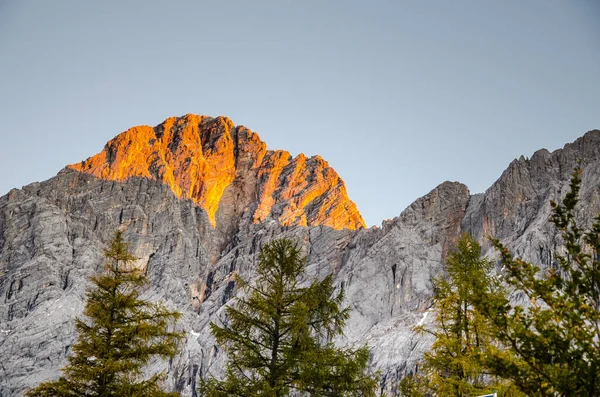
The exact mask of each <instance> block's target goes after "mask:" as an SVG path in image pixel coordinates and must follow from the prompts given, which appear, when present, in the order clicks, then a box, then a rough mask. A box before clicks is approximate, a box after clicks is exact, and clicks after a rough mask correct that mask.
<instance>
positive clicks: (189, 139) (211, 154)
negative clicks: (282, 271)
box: [69, 114, 365, 230]
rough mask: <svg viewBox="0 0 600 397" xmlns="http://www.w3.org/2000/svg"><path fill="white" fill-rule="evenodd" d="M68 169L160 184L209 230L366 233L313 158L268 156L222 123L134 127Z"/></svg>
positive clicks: (253, 139)
mask: <svg viewBox="0 0 600 397" xmlns="http://www.w3.org/2000/svg"><path fill="white" fill-rule="evenodd" d="M69 168H71V169H74V170H76V171H80V172H85V173H88V174H90V175H94V176H96V177H98V178H101V179H107V180H115V181H126V180H128V179H129V178H131V177H134V176H137V177H144V178H151V179H154V180H157V181H162V182H163V183H165V184H166V185H167V186H169V187H170V188H171V190H172V191H173V192H174V193H175V195H176V196H177V197H180V198H189V199H191V200H192V201H194V202H195V203H196V204H197V205H198V206H200V207H202V208H203V209H204V210H206V212H207V213H208V217H209V220H210V221H211V223H212V225H213V226H216V225H217V220H218V221H220V223H231V221H232V219H231V218H232V217H234V216H235V215H238V216H242V217H243V216H249V217H251V218H252V221H253V222H255V223H258V222H262V221H265V220H269V219H274V220H276V221H278V222H279V223H280V224H282V225H284V226H292V225H301V226H317V225H325V226H330V227H333V228H334V229H352V230H354V229H360V228H363V227H365V222H364V220H363V219H362V216H361V215H360V213H359V212H358V210H357V209H356V205H355V204H354V203H353V202H352V201H350V199H349V198H348V195H347V193H346V187H345V185H344V182H343V181H342V180H341V179H340V177H339V176H338V175H337V173H336V172H335V171H334V170H333V169H332V168H330V167H329V165H328V164H327V162H326V161H324V160H323V159H322V158H321V157H320V156H314V157H311V158H307V157H306V156H304V155H303V154H300V155H298V156H297V157H295V158H293V157H292V156H291V155H290V154H289V153H288V152H286V151H282V150H277V151H272V150H267V145H266V144H265V143H264V142H262V141H261V140H260V137H259V136H258V135H257V134H256V133H254V132H252V131H250V130H249V129H247V128H245V127H243V126H238V127H236V126H234V124H233V122H232V121H231V120H229V119H228V118H226V117H217V118H212V117H207V116H198V115H193V114H188V115H185V116H183V117H180V118H176V117H171V118H169V119H167V120H165V121H164V122H163V123H161V124H160V125H158V126H156V127H149V126H139V127H133V128H130V129H129V130H127V131H125V132H123V133H121V134H119V135H118V136H117V137H115V138H114V139H112V140H111V141H110V142H108V143H107V145H106V147H105V148H104V150H103V151H102V152H100V153H98V154H97V155H95V156H93V157H90V158H89V159H87V160H86V161H82V162H81V163H79V164H73V165H70V166H69ZM219 207H226V208H225V209H223V210H221V211H220V212H219ZM231 209H233V210H234V211H233V213H231V212H230V211H231Z"/></svg>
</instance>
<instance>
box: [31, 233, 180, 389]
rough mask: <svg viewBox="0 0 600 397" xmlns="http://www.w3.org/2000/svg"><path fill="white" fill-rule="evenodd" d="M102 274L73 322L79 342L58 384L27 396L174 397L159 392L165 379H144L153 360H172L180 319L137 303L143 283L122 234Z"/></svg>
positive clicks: (156, 307)
mask: <svg viewBox="0 0 600 397" xmlns="http://www.w3.org/2000/svg"><path fill="white" fill-rule="evenodd" d="M104 255H105V257H106V260H107V263H106V271H105V272H104V274H101V275H96V276H93V277H92V278H91V280H92V282H93V284H94V286H93V288H90V289H89V290H88V291H87V295H86V296H87V303H86V306H85V310H84V312H83V314H84V316H85V317H84V318H83V319H80V318H77V319H76V320H75V328H76V330H77V341H76V342H75V344H74V345H73V347H72V352H73V354H72V355H71V356H70V357H69V358H68V365H67V366H66V367H65V368H63V370H62V372H63V376H61V377H60V378H59V379H58V380H55V381H50V382H44V383H42V384H41V385H39V386H38V387H37V388H35V389H32V390H29V391H28V392H27V396H28V397H50V396H56V397H71V396H73V397H75V396H77V397H117V396H119V397H122V396H128V397H149V396H158V397H160V396H178V395H179V393H167V392H164V391H162V389H161V381H162V379H163V378H164V374H161V373H158V374H154V375H152V376H150V377H149V378H144V376H143V368H144V366H145V365H146V364H147V363H148V362H149V360H151V359H152V358H154V357H160V358H168V357H173V356H174V355H175V354H176V352H177V345H178V341H179V339H180V338H181V337H182V334H181V333H178V332H175V331H172V330H170V328H171V326H172V324H173V322H174V321H176V320H177V319H178V318H179V317H180V316H181V314H180V313H178V312H174V311H170V310H167V309H166V308H165V307H164V306H162V305H160V304H158V303H151V302H148V301H145V300H143V299H140V289H141V288H143V287H144V286H146V285H147V284H148V280H147V278H146V277H145V276H144V274H143V273H142V272H140V271H139V270H138V269H135V268H134V267H132V266H131V262H132V261H133V260H135V259H136V258H135V257H134V256H133V255H132V254H131V253H130V252H129V249H128V246H127V244H126V243H125V242H124V240H123V235H122V233H121V232H117V233H116V234H115V237H114V238H113V239H112V241H111V242H110V243H109V247H108V248H107V249H106V250H105V251H104Z"/></svg>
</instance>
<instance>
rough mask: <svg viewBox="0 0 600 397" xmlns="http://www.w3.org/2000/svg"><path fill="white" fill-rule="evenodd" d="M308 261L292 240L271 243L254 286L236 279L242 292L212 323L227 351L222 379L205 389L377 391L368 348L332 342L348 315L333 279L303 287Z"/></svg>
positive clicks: (231, 392)
mask: <svg viewBox="0 0 600 397" xmlns="http://www.w3.org/2000/svg"><path fill="white" fill-rule="evenodd" d="M304 269H305V259H304V258H303V257H302V256H301V254H300V251H299V249H298V247H297V246H296V245H295V244H294V243H293V242H292V241H290V240H287V239H282V240H274V241H272V242H270V243H268V244H266V245H265V246H264V247H263V248H262V250H261V251H260V254H259V262H258V268H257V273H258V277H257V279H256V280H255V282H254V283H252V284H251V283H248V282H246V281H245V280H243V279H241V278H240V277H239V276H237V277H236V283H237V284H238V285H239V286H240V287H241V288H242V289H243V290H244V292H245V294H244V295H243V296H241V297H238V298H236V304H235V305H233V306H228V307H227V308H226V310H225V311H226V314H227V316H226V317H227V319H226V320H224V321H223V323H222V325H217V324H214V323H212V324H211V331H212V333H213V335H214V336H215V338H216V341H217V343H218V344H219V345H220V346H221V347H223V348H224V349H225V351H226V352H227V354H228V356H229V361H228V363H227V367H226V373H225V377H224V379H222V380H218V379H215V378H209V379H207V380H203V381H202V383H201V385H200V389H199V391H200V394H201V395H203V396H208V397H215V396H240V397H241V396H243V397H251V396H267V397H280V396H288V395H292V394H293V395H297V394H300V395H311V396H369V397H370V396H375V389H376V387H377V385H378V380H377V377H376V376H374V375H370V374H369V373H368V371H367V363H368V359H369V350H368V348H367V347H366V346H364V347H360V348H358V349H353V348H342V347H338V346H336V345H335V344H334V343H333V340H332V339H333V338H334V337H335V336H339V335H342V333H343V328H344V324H345V322H346V320H347V319H348V316H349V311H348V308H345V309H342V308H341V304H342V301H343V299H344V295H343V291H340V292H339V293H338V294H336V295H334V292H335V289H334V286H333V278H332V276H331V275H330V276H328V277H325V278H324V279H323V280H320V281H319V280H314V281H313V282H312V283H311V284H310V285H308V286H301V282H300V276H301V275H302V274H303V272H304Z"/></svg>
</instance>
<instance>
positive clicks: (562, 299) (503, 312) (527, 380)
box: [478, 167, 600, 396]
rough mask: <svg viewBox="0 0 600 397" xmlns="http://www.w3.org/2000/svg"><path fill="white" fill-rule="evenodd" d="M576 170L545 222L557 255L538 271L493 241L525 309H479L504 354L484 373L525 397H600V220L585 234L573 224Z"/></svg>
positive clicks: (491, 358)
mask: <svg viewBox="0 0 600 397" xmlns="http://www.w3.org/2000/svg"><path fill="white" fill-rule="evenodd" d="M580 175H581V169H580V168H579V167H577V168H576V169H575V172H574V174H573V176H572V178H571V183H570V191H569V192H568V193H567V194H566V196H565V197H564V199H563V200H562V202H561V203H555V202H552V203H551V204H552V207H553V214H552V217H551V222H552V223H553V224H554V225H555V226H556V227H557V229H558V230H559V231H560V233H561V235H562V240H563V242H564V251H563V254H562V255H559V254H556V256H555V261H554V262H553V263H550V264H546V266H544V267H543V268H542V266H539V265H536V264H532V263H529V262H526V261H524V260H522V259H519V258H516V257H515V256H513V254H512V253H511V252H510V251H509V250H508V249H507V248H506V247H504V246H503V245H502V244H501V243H500V242H499V241H498V240H494V245H495V246H496V248H497V249H498V250H499V252H500V254H501V261H502V264H503V265H504V267H505V268H506V280H507V283H508V284H509V285H510V286H511V287H512V288H513V289H514V291H516V292H518V293H521V294H523V295H524V296H525V297H526V298H527V300H528V301H529V303H530V305H528V306H526V307H521V306H518V305H514V304H513V303H512V302H511V301H510V300H509V299H507V298H506V297H504V298H501V299H482V300H481V301H480V302H479V304H478V306H479V308H480V310H481V311H483V312H484V313H485V314H486V316H487V317H488V319H489V322H490V323H491V324H493V325H494V333H495V337H496V338H497V339H498V341H500V342H501V343H502V344H503V345H506V346H508V347H509V348H510V349H509V350H508V351H505V350H501V349H490V350H489V351H488V352H487V353H486V356H485V358H486V360H485V362H484V363H485V365H486V366H487V367H488V370H489V371H491V372H492V373H494V374H496V375H498V376H502V377H504V378H507V379H511V380H512V381H513V382H514V383H515V384H516V385H517V386H518V387H519V388H520V389H521V390H522V391H523V392H525V393H526V394H529V395H532V396H598V395H600V257H599V253H600V216H597V217H596V218H595V220H594V222H593V224H592V226H591V228H590V229H589V230H587V231H586V230H584V229H582V228H581V227H580V226H579V225H578V223H577V221H576V219H575V209H576V205H577V203H578V195H579V190H580V186H581V177H580Z"/></svg>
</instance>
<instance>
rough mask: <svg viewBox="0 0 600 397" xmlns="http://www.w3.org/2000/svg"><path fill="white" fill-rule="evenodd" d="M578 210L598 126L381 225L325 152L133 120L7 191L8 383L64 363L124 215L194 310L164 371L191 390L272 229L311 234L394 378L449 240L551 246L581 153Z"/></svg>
mask: <svg viewBox="0 0 600 397" xmlns="http://www.w3.org/2000/svg"><path fill="white" fill-rule="evenodd" d="M578 160H581V162H582V163H581V164H582V167H583V170H584V172H583V189H582V202H583V203H584V205H583V206H581V207H580V208H581V210H580V214H579V215H580V216H581V218H582V219H591V217H592V215H595V214H597V213H598V212H600V131H598V130H595V131H590V132H588V133H587V134H585V135H584V136H583V137H582V138H580V139H578V140H577V141H576V142H574V143H572V144H568V145H566V146H565V147H564V148H563V149H560V150H557V151H555V152H553V153H549V152H548V151H546V150H540V151H538V152H536V153H535V154H534V155H533V156H532V157H531V159H526V158H524V157H522V158H520V159H518V160H515V161H514V162H513V163H511V164H510V166H509V167H508V169H507V170H506V171H505V172H504V173H503V174H502V176H501V177H500V178H499V179H498V181H496V183H494V184H493V185H492V186H491V187H490V188H489V189H488V190H487V191H486V192H485V193H483V194H477V195H471V194H470V193H469V191H468V189H467V187H466V186H464V185H462V184H460V183H457V182H445V183H443V184H441V185H440V186H438V187H436V188H435V189H433V190H432V191H431V192H430V193H429V194H427V195H426V196H424V197H422V198H420V199H418V200H417V201H415V202H414V203H413V204H411V205H410V206H409V207H408V208H407V209H405V210H404V211H403V212H402V213H401V214H400V215H399V216H398V217H397V218H394V219H392V220H388V221H385V222H383V224H382V227H374V228H370V229H366V228H364V222H363V220H362V218H361V216H360V214H359V212H358V210H357V209H356V206H355V205H354V203H352V201H350V200H349V199H348V197H347V195H346V191H345V187H344V183H343V181H342V180H341V179H340V178H339V176H338V175H337V174H336V173H335V171H333V170H332V169H331V168H330V167H328V165H327V163H326V162H325V161H324V160H323V159H321V158H320V157H318V156H315V157H312V158H306V157H305V156H303V155H299V156H297V157H296V158H292V157H291V156H290V155H289V153H287V152H283V151H269V150H266V145H265V144H264V143H263V142H262V141H261V140H260V138H259V137H258V135H257V134H255V133H253V132H252V131H250V130H248V129H247V128H245V127H241V126H238V127H236V126H234V125H233V123H232V122H231V121H230V120H229V119H227V118H222V117H219V118H210V117H206V116H195V115H187V116H184V117H181V118H170V119H168V120H166V121H165V122H164V123H162V124H161V125H159V126H157V127H154V128H152V127H145V126H144V127H135V128H132V129H130V130H128V131H125V132H123V133H122V134H120V135H118V136H117V137H116V138H114V139H113V140H111V141H110V142H109V143H108V144H107V145H106V147H105V148H104V150H103V151H102V152H100V153H99V154H97V155H95V156H93V157H91V158H89V159H87V160H86V161H83V162H82V163H79V164H76V165H71V166H68V167H66V168H65V169H64V170H63V171H61V172H60V173H59V174H58V175H57V176H55V177H54V178H51V179H49V180H48V181H45V182H41V183H33V184H31V185H28V186H25V187H23V188H22V189H13V190H11V191H10V192H9V193H8V194H6V195H5V196H2V197H0V299H2V305H0V358H1V359H0V396H2V397H8V396H10V397H12V396H21V395H23V391H24V390H25V389H26V388H27V387H29V386H32V385H35V384H37V383H39V382H40V381H41V380H44V379H49V378H53V377H56V376H57V375H58V373H59V368H60V367H61V366H62V365H63V364H64V363H65V359H66V357H67V356H68V355H69V348H70V345H71V344H72V342H73V340H74V338H75V334H74V330H73V318H74V317H75V316H76V315H79V314H80V313H81V311H82V309H83V305H84V294H85V289H86V287H87V286H88V285H89V283H88V281H87V278H88V277H89V276H90V275H92V274H95V273H96V272H99V271H101V269H102V268H103V257H102V248H103V246H104V244H105V243H106V242H107V241H108V240H109V239H110V238H111V236H112V235H113V233H114V231H115V230H116V229H121V230H124V232H125V236H126V238H127V240H128V241H129V242H130V244H131V248H132V250H133V251H134V253H135V255H136V256H137V257H138V258H139V259H138V261H137V266H139V267H140V268H142V269H145V270H146V272H147V274H148V276H149V278H150V280H151V283H152V285H151V288H149V289H148V290H147V291H146V292H145V296H146V297H147V298H149V299H157V300H158V299H160V300H161V301H162V302H164V303H165V304H166V305H168V306H170V307H174V308H177V309H179V310H180V311H182V312H183V313H184V317H183V319H182V321H181V322H180V326H181V327H182V329H183V330H185V331H186V333H187V335H188V338H187V340H186V341H185V344H184V346H183V347H182V350H181V352H180V354H179V355H178V356H177V357H176V358H175V359H174V360H172V361H171V362H168V363H167V362H155V363H153V364H152V366H153V369H159V368H162V369H165V370H167V372H168V380H167V383H168V386H169V387H171V388H172V389H175V390H179V391H181V392H182V395H184V396H195V391H194V390H195V386H196V382H197V379H198V377H199V376H202V375H205V374H206V373H212V374H217V375H218V374H219V373H220V372H221V370H222V365H223V363H224V357H223V355H222V353H221V352H220V351H219V349H218V348H217V347H216V346H215V344H214V341H213V339H212V337H211V335H210V332H209V330H208V324H209V322H210V321H215V320H217V321H218V319H219V318H222V316H223V308H224V305H226V304H227V303H228V302H230V301H231V298H232V297H233V296H235V294H236V292H237V290H236V285H235V283H234V282H233V280H232V278H231V276H232V274H233V273H234V272H238V273H240V274H241V275H242V276H243V277H245V278H249V279H252V276H253V272H254V269H255V265H256V260H257V254H258V252H259V250H260V247H261V245H262V244H264V243H265V242H266V241H268V240H270V239H273V238H277V237H283V236H287V237H291V238H293V239H295V240H296V241H298V242H299V244H300V245H301V246H302V247H303V249H304V252H305V254H306V256H307V261H308V272H307V276H306V277H307V280H309V279H311V278H314V277H323V276H325V275H327V274H331V273H333V274H334V275H335V282H336V285H337V286H338V287H339V288H342V287H343V288H344V289H345V291H346V304H347V305H349V306H350V307H351V308H352V314H351V318H350V319H349V321H348V324H347V328H346V331H347V332H346V335H345V336H344V338H343V340H340V343H343V344H354V343H360V344H362V343H365V342H366V343H368V344H369V346H370V347H371V350H372V357H371V364H370V365H371V366H372V367H373V368H376V369H380V370H381V373H382V377H383V378H382V384H381V390H382V392H387V393H389V394H390V395H394V394H395V390H396V385H397V382H398V380H399V379H400V378H401V377H402V376H403V375H404V374H406V373H407V372H409V371H412V370H414V367H415V364H416V363H417V362H418V360H419V359H420V357H421V356H422V354H423V352H424V351H425V350H426V349H427V347H428V345H429V343H430V340H428V339H427V338H424V337H423V336H422V335H415V334H414V333H413V332H412V328H413V327H414V326H415V325H416V324H417V323H420V322H424V321H425V322H427V321H429V320H430V319H431V318H430V317H429V318H428V317H427V314H428V309H429V307H430V305H431V302H430V297H431V278H432V277H433V276H435V275H437V274H439V273H440V272H441V269H442V263H443V260H444V258H445V255H446V254H447V252H448V250H449V249H450V248H451V247H452V244H453V242H454V241H455V240H456V239H457V237H458V236H459V235H460V234H461V233H462V232H465V231H466V232H470V233H472V234H473V235H475V236H476V237H477V238H478V239H479V240H480V241H481V242H482V243H483V244H484V247H485V249H486V250H487V252H488V253H489V254H490V255H493V251H492V250H491V249H490V247H489V243H488V242H487V240H486V236H487V235H490V234H491V235H494V236H496V237H498V238H500V239H501V240H503V241H504V242H505V243H506V244H508V246H509V247H510V248H512V249H513V250H515V252H517V253H518V254H519V255H521V256H522V257H524V258H526V259H530V260H535V261H537V262H538V263H541V264H548V263H550V262H551V261H552V254H553V252H555V250H556V249H557V247H558V246H559V244H558V240H557V239H556V237H555V233H554V232H553V230H552V228H551V227H550V226H549V225H548V224H547V219H548V216H549V214H550V206H549V200H550V199H557V198H559V197H561V194H563V193H564V191H565V190H566V188H567V186H568V180H569V177H570V175H571V172H572V170H573V168H574V167H575V165H576V164H577V161H578Z"/></svg>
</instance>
